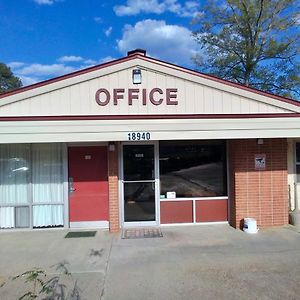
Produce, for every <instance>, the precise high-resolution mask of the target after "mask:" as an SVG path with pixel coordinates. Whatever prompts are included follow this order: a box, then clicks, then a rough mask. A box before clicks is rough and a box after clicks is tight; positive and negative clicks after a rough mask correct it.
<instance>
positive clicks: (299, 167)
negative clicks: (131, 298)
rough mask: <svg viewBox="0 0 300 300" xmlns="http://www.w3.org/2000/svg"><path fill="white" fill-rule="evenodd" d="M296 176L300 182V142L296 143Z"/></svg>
mask: <svg viewBox="0 0 300 300" xmlns="http://www.w3.org/2000/svg"><path fill="white" fill-rule="evenodd" d="M296 176H297V182H300V143H296Z"/></svg>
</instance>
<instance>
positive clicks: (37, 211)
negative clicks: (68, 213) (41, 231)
mask: <svg viewBox="0 0 300 300" xmlns="http://www.w3.org/2000/svg"><path fill="white" fill-rule="evenodd" d="M63 208H64V207H63V205H34V206H33V227H45V226H59V225H64V209H63Z"/></svg>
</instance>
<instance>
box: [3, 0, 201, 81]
mask: <svg viewBox="0 0 300 300" xmlns="http://www.w3.org/2000/svg"><path fill="white" fill-rule="evenodd" d="M199 2H201V1H193V0H189V1H180V0H123V1H121V0H119V1H101V0H0V16H1V17H0V38H1V41H2V45H1V50H0V62H4V63H6V64H8V65H9V66H10V67H11V69H12V71H13V72H14V73H15V74H16V75H17V76H19V77H20V78H21V79H22V81H23V84H24V85H27V84H32V83H35V82H38V81H41V80H45V79H48V78H52V77H56V76H59V75H62V74H66V73H70V72H72V71H75V70H78V69H80V68H85V67H89V66H91V65H95V64H99V63H103V62H106V61H109V60H112V59H115V58H119V57H123V56H125V55H126V54H127V51H129V50H132V49H135V48H143V49H146V50H147V54H148V55H150V56H153V57H156V58H159V59H162V60H166V61H170V62H173V63H176V64H179V65H182V66H186V67H191V68H192V67H193V65H192V62H191V56H192V55H193V54H195V53H196V52H197V51H198V50H199V46H198V45H197V44H196V42H195V41H194V40H193V39H192V37H191V31H192V30H194V29H195V28H193V26H192V25H191V21H192V19H193V17H195V16H196V13H197V11H198V10H199V6H198V5H199Z"/></svg>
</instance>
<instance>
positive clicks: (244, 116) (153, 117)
mask: <svg viewBox="0 0 300 300" xmlns="http://www.w3.org/2000/svg"><path fill="white" fill-rule="evenodd" d="M295 117H296V118H300V113H286V114H285V113H281V114H216V115H213V114H206V115H202V114H187V115H183V114H180V115H179V114H178V115H94V116H91V115H89V116H31V117H30V116H27V117H26V116H24V117H0V121H1V122H3V121H76V120H160V119H254V118H295Z"/></svg>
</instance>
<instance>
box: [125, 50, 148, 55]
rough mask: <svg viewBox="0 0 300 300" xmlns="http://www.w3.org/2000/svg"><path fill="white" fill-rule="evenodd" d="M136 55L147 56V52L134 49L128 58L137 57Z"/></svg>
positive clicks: (129, 52) (128, 53)
mask: <svg viewBox="0 0 300 300" xmlns="http://www.w3.org/2000/svg"><path fill="white" fill-rule="evenodd" d="M135 54H139V55H143V56H146V50H144V49H134V50H131V51H128V52H127V56H132V55H135Z"/></svg>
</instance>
